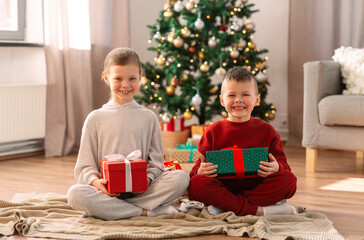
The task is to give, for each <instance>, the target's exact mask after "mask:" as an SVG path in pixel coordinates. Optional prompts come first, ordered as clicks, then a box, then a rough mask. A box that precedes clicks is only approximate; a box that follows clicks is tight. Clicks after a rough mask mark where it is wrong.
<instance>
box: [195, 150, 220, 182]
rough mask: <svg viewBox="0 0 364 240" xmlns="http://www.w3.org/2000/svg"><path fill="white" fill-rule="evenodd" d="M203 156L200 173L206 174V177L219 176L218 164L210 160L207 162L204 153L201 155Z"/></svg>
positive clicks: (198, 171) (198, 172)
mask: <svg viewBox="0 0 364 240" xmlns="http://www.w3.org/2000/svg"><path fill="white" fill-rule="evenodd" d="M200 158H201V165H200V168H199V169H198V170H197V174H198V175H204V176H206V177H217V173H216V169H217V167H218V166H217V165H213V164H212V163H210V162H206V159H205V157H204V156H203V155H200Z"/></svg>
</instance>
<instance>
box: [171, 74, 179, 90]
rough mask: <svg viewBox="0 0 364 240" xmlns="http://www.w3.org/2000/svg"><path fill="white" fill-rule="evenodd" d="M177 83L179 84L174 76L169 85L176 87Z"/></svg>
mask: <svg viewBox="0 0 364 240" xmlns="http://www.w3.org/2000/svg"><path fill="white" fill-rule="evenodd" d="M178 83H179V80H178V78H177V77H176V76H174V77H173V78H172V79H171V85H172V86H174V87H175V86H177V85H178Z"/></svg>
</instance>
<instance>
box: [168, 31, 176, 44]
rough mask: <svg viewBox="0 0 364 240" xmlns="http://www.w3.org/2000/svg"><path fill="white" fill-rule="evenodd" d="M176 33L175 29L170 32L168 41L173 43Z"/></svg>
mask: <svg viewBox="0 0 364 240" xmlns="http://www.w3.org/2000/svg"><path fill="white" fill-rule="evenodd" d="M174 34H175V32H174V31H173V32H170V33H168V35H167V41H168V42H170V43H173V41H174Z"/></svg>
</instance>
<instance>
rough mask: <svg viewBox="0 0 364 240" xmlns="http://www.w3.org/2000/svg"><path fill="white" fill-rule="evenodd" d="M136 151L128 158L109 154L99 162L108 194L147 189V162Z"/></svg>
mask: <svg viewBox="0 0 364 240" xmlns="http://www.w3.org/2000/svg"><path fill="white" fill-rule="evenodd" d="M140 156H141V152H140V151H139V150H136V151H134V152H132V153H130V154H129V155H128V156H126V157H125V156H123V155H121V154H111V155H107V156H105V158H106V159H104V160H101V162H100V165H101V173H102V178H104V179H106V180H107V185H106V188H107V191H108V192H109V193H122V192H136V191H145V190H147V189H148V181H147V162H146V161H144V160H141V159H140Z"/></svg>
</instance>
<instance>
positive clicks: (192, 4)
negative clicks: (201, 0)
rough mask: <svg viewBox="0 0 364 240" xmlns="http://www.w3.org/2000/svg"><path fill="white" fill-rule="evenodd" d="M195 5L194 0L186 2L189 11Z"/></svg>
mask: <svg viewBox="0 0 364 240" xmlns="http://www.w3.org/2000/svg"><path fill="white" fill-rule="evenodd" d="M194 5H195V4H194V3H193V1H189V2H187V3H186V9H187V10H188V11H191V10H192V9H193V8H194Z"/></svg>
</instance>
